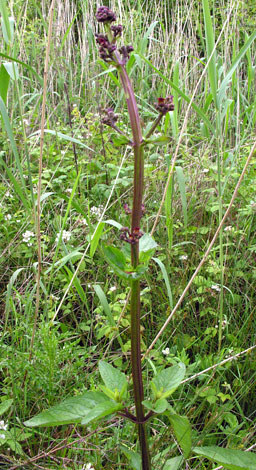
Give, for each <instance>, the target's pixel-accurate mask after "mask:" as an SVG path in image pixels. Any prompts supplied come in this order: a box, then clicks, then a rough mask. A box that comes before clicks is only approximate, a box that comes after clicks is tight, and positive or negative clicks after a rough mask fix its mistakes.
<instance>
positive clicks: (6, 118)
mask: <svg viewBox="0 0 256 470" xmlns="http://www.w3.org/2000/svg"><path fill="white" fill-rule="evenodd" d="M0 112H1V114H2V118H3V121H4V125H5V129H6V132H7V135H8V137H9V140H10V143H11V148H12V151H13V154H14V157H15V162H16V165H17V168H18V170H19V176H20V179H21V183H22V187H23V189H21V188H20V191H21V193H23V194H24V195H25V196H26V195H27V188H26V185H25V180H24V176H23V171H22V166H21V163H20V158H19V153H18V149H17V146H16V143H15V140H14V136H13V132H12V128H11V124H10V120H9V116H8V114H7V110H6V106H5V104H4V101H3V99H2V97H0ZM1 163H2V165H4V167H5V169H6V171H7V173H8V176H9V178H10V179H11V180H12V183H13V184H14V186H15V191H16V192H17V191H18V188H17V185H15V182H16V179H15V178H14V176H13V175H12V173H11V171H10V170H9V168H8V167H7V165H6V163H5V162H4V161H3V160H2V159H1ZM10 175H11V176H10ZM11 177H12V178H11ZM17 184H18V183H17ZM23 194H20V192H19V197H20V199H21V200H22V202H23V204H24V205H25V202H26V198H25V197H24V195H23ZM25 207H28V203H27V204H26V205H25Z"/></svg>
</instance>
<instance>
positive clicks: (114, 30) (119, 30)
mask: <svg viewBox="0 0 256 470" xmlns="http://www.w3.org/2000/svg"><path fill="white" fill-rule="evenodd" d="M111 31H112V33H113V34H114V38H117V37H118V36H121V34H122V31H123V26H122V25H121V24H119V25H114V26H111Z"/></svg>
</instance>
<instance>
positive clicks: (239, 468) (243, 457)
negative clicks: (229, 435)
mask: <svg viewBox="0 0 256 470" xmlns="http://www.w3.org/2000/svg"><path fill="white" fill-rule="evenodd" d="M193 452H194V453H195V454H197V455H202V456H203V457H206V458H207V459H209V460H211V461H213V462H216V463H217V464H220V465H223V466H224V467H225V468H227V469H229V470H255V469H256V454H254V453H253V452H243V451H242V450H235V449H223V448H222V447H218V446H209V447H195V448H194V449H193Z"/></svg>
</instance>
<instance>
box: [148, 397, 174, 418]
mask: <svg viewBox="0 0 256 470" xmlns="http://www.w3.org/2000/svg"><path fill="white" fill-rule="evenodd" d="M142 404H143V405H144V406H145V408H147V409H148V410H151V411H154V412H155V413H157V414H161V413H164V412H165V410H166V409H167V408H168V407H169V403H168V401H167V400H166V399H165V398H159V400H156V402H152V401H150V400H144V401H143V402H142Z"/></svg>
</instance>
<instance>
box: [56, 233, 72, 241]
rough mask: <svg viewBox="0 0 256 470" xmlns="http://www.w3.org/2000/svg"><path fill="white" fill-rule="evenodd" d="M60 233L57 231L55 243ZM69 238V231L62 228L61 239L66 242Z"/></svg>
mask: <svg viewBox="0 0 256 470" xmlns="http://www.w3.org/2000/svg"><path fill="white" fill-rule="evenodd" d="M60 234H61V232H58V233H57V236H56V240H55V241H56V243H58V242H59V239H60ZM70 238H71V232H69V231H68V230H63V232H62V241H63V242H68V241H69V240H70Z"/></svg>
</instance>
